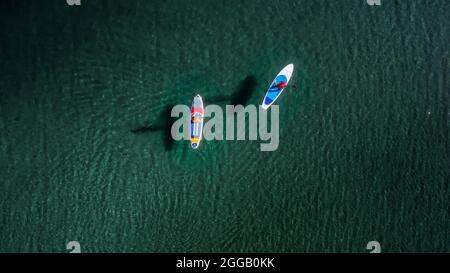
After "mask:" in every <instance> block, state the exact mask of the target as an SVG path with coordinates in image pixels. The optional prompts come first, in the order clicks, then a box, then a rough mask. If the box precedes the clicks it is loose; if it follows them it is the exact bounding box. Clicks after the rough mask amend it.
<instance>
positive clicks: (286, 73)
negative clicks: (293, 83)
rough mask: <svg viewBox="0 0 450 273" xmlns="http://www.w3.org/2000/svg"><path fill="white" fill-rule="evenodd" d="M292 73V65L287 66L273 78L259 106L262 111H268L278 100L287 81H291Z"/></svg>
mask: <svg viewBox="0 0 450 273" xmlns="http://www.w3.org/2000/svg"><path fill="white" fill-rule="evenodd" d="M292 72H294V65H293V64H289V65H287V66H286V67H285V68H283V69H282V70H281V71H280V73H278V75H277V76H276V77H275V79H274V80H273V82H272V83H271V84H270V86H269V89H268V90H267V93H266V96H265V97H264V100H263V103H262V105H261V106H262V108H263V109H264V110H266V109H268V108H269V107H270V106H271V105H272V104H273V103H274V102H275V101H276V100H277V99H278V97H279V96H280V95H281V93H283V91H284V89H285V88H286V86H287V84H288V82H289V80H290V79H291V76H292Z"/></svg>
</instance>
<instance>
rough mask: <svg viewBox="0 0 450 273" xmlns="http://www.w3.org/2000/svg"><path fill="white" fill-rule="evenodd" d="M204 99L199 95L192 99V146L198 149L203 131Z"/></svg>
mask: <svg viewBox="0 0 450 273" xmlns="http://www.w3.org/2000/svg"><path fill="white" fill-rule="evenodd" d="M203 112H204V111H203V100H202V97H201V96H200V95H197V96H195V97H194V99H193V100H192V106H191V147H192V148H193V149H197V148H198V146H199V145H200V141H201V140H202V131H203V117H204V115H203Z"/></svg>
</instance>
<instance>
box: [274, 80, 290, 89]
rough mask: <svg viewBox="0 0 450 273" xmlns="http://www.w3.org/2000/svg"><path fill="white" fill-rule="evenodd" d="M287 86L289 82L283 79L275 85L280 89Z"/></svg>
mask: <svg viewBox="0 0 450 273" xmlns="http://www.w3.org/2000/svg"><path fill="white" fill-rule="evenodd" d="M286 86H287V84H286V83H285V82H283V81H281V82H280V83H278V84H277V85H275V87H276V88H278V89H279V90H281V89H284V88H286Z"/></svg>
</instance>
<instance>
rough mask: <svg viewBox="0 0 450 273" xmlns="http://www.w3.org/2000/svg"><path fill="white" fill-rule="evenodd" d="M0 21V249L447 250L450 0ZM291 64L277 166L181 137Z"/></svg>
mask: <svg viewBox="0 0 450 273" xmlns="http://www.w3.org/2000/svg"><path fill="white" fill-rule="evenodd" d="M0 11H1V17H0V63H1V64H2V66H1V68H0V252H68V250H66V244H67V243H68V242H69V241H78V242H80V244H81V249H82V251H83V252H208V251H211V252H367V250H366V245H367V243H368V242H369V241H373V240H376V241H379V242H380V244H381V247H382V251H383V252H448V251H449V242H450V240H449V231H450V218H449V196H450V194H449V193H450V192H449V181H450V179H449V178H450V174H449V165H450V164H449V163H450V153H449V151H450V147H449V136H450V135H449V125H450V107H449V105H450V97H449V90H450V85H449V81H448V78H449V71H450V70H449V68H450V67H449V62H448V59H449V46H448V45H449V44H450V28H449V25H450V19H449V18H450V17H449V14H450V2H449V1H446V0H435V1H425V0H423V1H416V0H414V1H404V0H401V1H400V0H398V1H393V0H391V1H389V0H382V6H379V7H371V6H369V5H367V4H366V1H364V0H345V1H326V0H322V1H318V0H316V1H311V0H297V1H287V0H284V1H276V0H270V1H269V0H265V1H263V0H252V1H238V0H228V1H219V0H215V1H213V0H206V1H205V0H203V1H200V0H199V1H180V0H178V1H175V0H172V1H170V0H165V1H162V0H161V1H159V0H157V1H155V0H152V1H83V0H82V5H81V6H79V7H69V6H68V5H67V4H66V3H65V1H62V0H61V1H60V0H58V1H57V0H53V1H47V2H45V3H42V2H39V3H38V2H37V1H33V2H30V1H11V0H7V1H2V2H1V4H0ZM288 63H294V65H295V71H294V75H293V78H292V81H291V83H290V86H289V87H288V89H287V90H286V91H285V93H284V94H283V95H282V97H281V98H280V99H279V100H278V101H277V103H278V104H279V106H280V145H279V148H278V150H276V151H275V152H270V153H263V152H260V151H259V148H260V147H259V144H260V143H259V142H258V141H215V142H214V141H211V142H203V143H202V146H201V149H199V150H198V151H195V152H194V151H192V150H191V149H190V148H189V143H188V142H173V141H171V139H170V138H169V137H168V130H170V126H168V124H169V123H170V119H169V118H168V115H167V114H168V113H169V111H170V109H171V106H173V105H175V104H186V105H189V104H190V103H191V100H192V97H193V96H194V95H195V94H197V93H198V92H200V93H201V94H202V96H203V98H204V101H205V103H206V104H211V103H217V104H219V105H221V106H224V105H225V104H230V103H233V102H243V103H244V104H259V103H260V102H261V100H262V98H263V97H264V93H265V90H266V88H267V86H268V85H269V84H270V82H271V81H272V79H273V78H274V76H275V75H276V74H277V73H278V72H279V71H280V70H281V68H283V67H284V66H285V65H286V64H288ZM168 128H169V129H168Z"/></svg>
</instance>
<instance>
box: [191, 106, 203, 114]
mask: <svg viewBox="0 0 450 273" xmlns="http://www.w3.org/2000/svg"><path fill="white" fill-rule="evenodd" d="M194 112H200V113H202V114H203V108H200V107H191V113H194Z"/></svg>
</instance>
